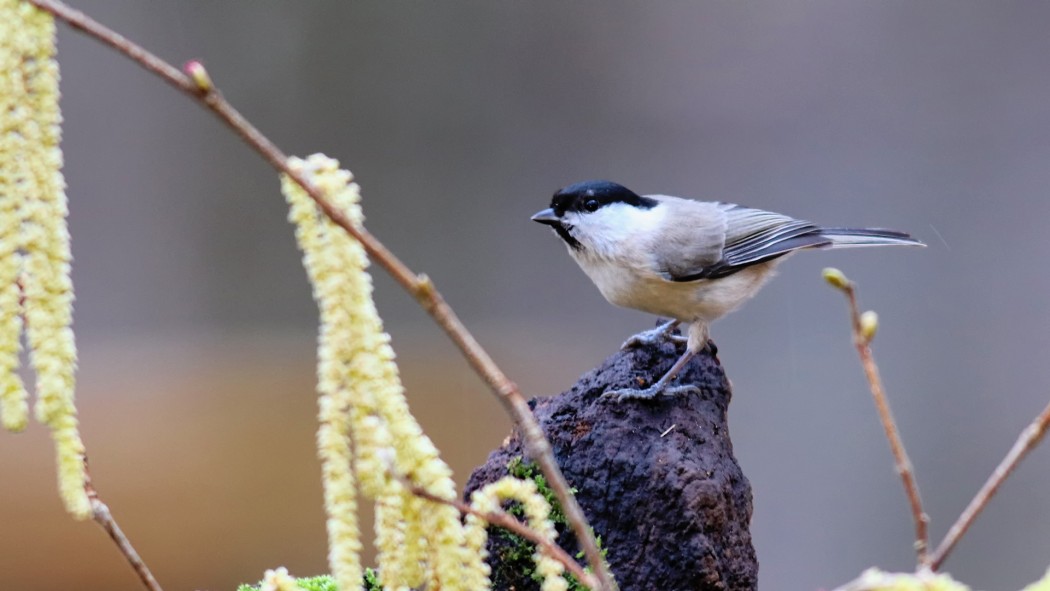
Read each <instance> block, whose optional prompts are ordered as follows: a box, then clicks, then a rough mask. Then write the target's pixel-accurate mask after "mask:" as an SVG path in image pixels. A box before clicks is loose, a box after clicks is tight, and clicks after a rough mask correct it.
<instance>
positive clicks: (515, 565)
mask: <svg viewBox="0 0 1050 591" xmlns="http://www.w3.org/2000/svg"><path fill="white" fill-rule="evenodd" d="M507 472H508V473H509V474H510V475H511V476H514V477H515V478H520V479H522V480H531V481H533V482H534V483H536V489H537V490H538V492H539V493H540V494H541V495H542V496H543V498H544V499H545V500H546V501H547V504H549V505H550V507H551V512H550V520H551V522H552V523H554V526H555V527H556V528H557V529H558V530H560V531H565V530H566V529H567V528H568V526H569V520H568V519H567V518H566V517H565V512H564V511H563V510H562V508H561V504H560V503H559V502H558V499H557V498H556V497H555V496H554V491H553V490H551V487H550V484H548V483H547V479H546V478H545V477H544V476H543V474H542V473H541V472H540V469H539V466H537V465H536V464H535V463H533V462H528V461H525V460H524V459H523V458H522V457H521V456H518V457H516V458H514V459H512V460H511V461H510V462H508V463H507ZM571 490H572V492H573V493H576V489H575V488H573V489H571ZM507 512H508V513H510V514H511V515H514V516H515V517H517V518H518V519H524V510H523V509H522V507H521V504H520V503H517V502H513V503H510V504H509V505H508V507H507ZM489 535H490V536H491V537H492V538H493V542H494V543H493V545H492V546H491V547H490V548H491V550H492V551H493V554H494V555H493V560H492V561H491V562H492V583H493V586H494V587H498V588H505V589H513V588H517V587H518V586H519V584H520V582H523V581H535V582H536V583H537V585H536V587H537V588H538V583H542V582H543V577H542V576H541V575H539V574H538V573H536V564H535V563H534V562H533V560H532V555H533V553H535V551H536V546H535V545H534V544H532V543H531V542H529V541H527V540H525V539H524V538H522V537H520V536H518V535H516V534H513V533H510V532H509V531H507V530H505V529H502V528H495V527H490V528H489ZM597 541H598V548H599V549H601V552H602V556H603V557H604V556H605V554H606V552H607V549H605V548H602V539H601V536H597ZM576 558H581V559H582V558H583V553H582V552H581V553H579V554H577V555H576ZM587 570H588V572H590V569H589V568H588V569H587ZM564 576H565V580H566V581H568V583H569V590H570V591H586V590H587V587H585V586H584V585H583V584H582V583H580V581H578V580H577V579H576V577H575V576H573V575H571V574H568V573H566V574H565V575H564Z"/></svg>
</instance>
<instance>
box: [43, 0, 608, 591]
mask: <svg viewBox="0 0 1050 591" xmlns="http://www.w3.org/2000/svg"><path fill="white" fill-rule="evenodd" d="M26 1H27V2H30V3H31V4H33V5H34V6H36V7H37V8H40V9H41V10H45V11H47V12H49V13H51V14H52V15H54V16H55V18H57V19H60V20H62V21H63V22H65V23H66V24H68V25H69V26H71V27H73V28H74V29H77V30H79V31H81V32H83V33H84V34H86V35H88V36H89V37H93V38H95V39H97V40H98V41H100V42H102V43H104V44H106V45H109V46H110V47H112V48H113V49H115V50H116V51H117V52H119V53H121V54H123V55H125V56H127V57H128V58H130V59H131V60H133V61H135V62H137V63H138V64H139V65H141V66H142V67H143V68H145V69H146V70H147V71H149V72H151V73H153V74H156V75H157V76H159V77H160V78H162V79H163V80H165V81H166V82H168V83H169V84H171V85H172V86H174V87H175V88H177V89H179V90H181V91H183V92H184V93H186V94H187V95H189V96H190V97H192V98H194V99H195V100H197V101H199V102H200V103H201V104H202V105H204V106H205V107H207V108H208V109H209V110H211V111H212V112H213V113H214V114H215V115H216V116H218V117H219V119H221V120H222V121H223V122H224V123H225V124H226V125H227V126H228V127H229V128H230V129H231V130H232V131H233V132H234V133H236V134H237V135H238V136H239V137H240V138H241V139H243V140H244V141H245V142H246V143H247V144H248V145H249V146H250V147H251V148H252V149H254V150H255V151H256V152H257V153H258V154H259V155H260V156H262V157H263V159H265V160H266V161H267V162H269V163H270V165H271V166H273V167H274V168H275V169H276V170H278V171H279V172H281V173H283V174H286V175H288V176H289V177H290V178H292V179H293V180H295V182H297V183H298V184H299V185H300V186H302V187H303V189H304V190H305V191H306V192H307V194H308V195H310V198H311V199H313V200H314V202H316V203H317V206H318V207H319V208H320V209H321V211H322V212H324V214H325V215H326V216H328V218H329V219H331V220H332V221H333V222H334V223H335V224H337V225H338V226H340V227H341V228H343V229H344V230H346V231H347V232H348V233H349V234H350V235H351V236H353V237H354V238H355V239H356V240H357V241H358V242H360V243H361V245H362V246H363V247H364V248H365V250H366V251H367V252H368V254H369V256H370V257H371V258H372V260H374V261H375V262H376V263H378V264H379V265H380V266H382V267H383V268H384V269H386V271H387V272H388V273H389V274H390V275H391V276H392V277H393V278H394V280H395V281H397V283H398V284H399V285H401V287H402V288H404V289H405V291H407V292H408V293H410V294H412V296H413V297H414V298H415V299H416V301H417V302H418V303H419V305H420V306H421V307H422V308H423V309H424V310H426V312H427V313H428V314H429V315H430V316H431V318H433V319H434V321H435V322H436V323H437V324H438V325H439V326H440V327H441V328H442V329H443V330H444V331H445V333H446V334H447V335H448V336H449V338H450V339H452V342H453V343H455V345H456V346H457V347H458V348H459V350H460V351H461V352H462V354H463V356H464V357H465V358H466V360H467V362H468V363H469V364H470V366H471V368H473V369H474V371H475V372H476V373H477V374H478V375H479V376H481V378H482V379H483V380H484V381H485V383H486V384H488V386H489V389H491V390H492V391H493V392H494V393H495V394H496V395H497V397H498V399H499V400H500V402H501V403H502V404H503V407H504V409H505V410H506V411H507V413H508V414H509V415H510V416H511V418H512V419H513V420H514V422H515V423H516V424H517V425H518V428H519V429H520V430H521V433H522V437H523V440H524V441H525V444H526V449H527V450H528V453H529V455H530V457H532V458H533V459H534V460H535V461H536V463H537V464H539V466H540V469H541V470H542V471H543V475H544V476H545V477H546V478H547V481H548V483H549V485H550V487H551V489H552V490H553V491H554V494H555V496H556V497H557V498H558V501H559V502H560V503H561V505H562V508H563V510H564V512H565V516H566V518H567V519H568V520H569V523H570V525H571V526H572V529H573V532H574V533H575V534H576V538H577V540H578V541H579V543H580V547H581V548H582V549H583V552H584V555H585V556H586V557H587V562H588V563H589V564H590V565H591V568H592V569H593V570H594V572H595V573H596V574H597V577H598V580H599V581H600V583H601V585H600V587H596V588H600V589H605V590H609V591H611V590H614V589H616V583H615V581H613V578H612V576H611V575H610V574H609V571H608V569H607V568H606V566H605V563H604V561H603V560H602V558H601V552H600V551H599V550H598V544H597V542H596V541H595V539H594V534H593V532H592V531H591V529H590V527H589V526H588V524H587V520H586V517H585V516H584V514H583V510H582V509H581V508H580V506H579V504H578V503H577V502H576V499H575V497H573V495H572V493H571V491H570V489H569V485H568V483H567V482H566V481H565V477H564V476H563V475H562V473H561V470H559V469H558V466H557V463H556V462H555V460H554V453H553V451H552V450H551V447H550V443H549V442H548V441H547V439H546V438H545V437H544V436H543V431H542V430H541V429H540V426H539V423H537V422H536V418H535V417H534V416H533V415H532V411H531V410H530V409H529V407H528V404H527V403H526V401H525V398H524V397H523V396H522V394H521V391H520V390H519V389H518V387H517V385H516V384H514V383H513V382H511V381H510V379H509V378H507V376H506V375H505V374H504V373H503V371H502V370H500V368H499V367H498V366H497V365H496V363H495V361H493V360H492V358H491V357H490V356H489V354H488V353H487V352H486V351H485V350H484V349H483V348H482V347H481V345H479V344H478V342H477V340H475V339H474V336H473V335H472V334H471V333H470V332H469V331H468V330H467V329H466V327H465V326H464V325H463V323H462V322H461V321H460V320H459V318H458V317H457V316H456V314H455V312H453V311H452V309H451V308H450V307H449V306H448V304H447V303H445V300H444V298H443V297H442V296H441V294H440V293H439V292H438V291H437V289H436V288H435V287H434V284H433V283H432V282H431V281H430V279H429V278H428V277H426V276H425V275H417V274H416V273H413V272H412V270H411V269H409V268H408V267H407V266H406V265H405V264H404V263H402V262H401V260H400V259H398V258H397V257H396V256H394V254H393V253H392V252H390V250H388V249H387V247H386V246H385V245H384V244H383V243H381V242H380V241H379V240H378V239H376V238H375V237H374V236H372V234H371V233H370V232H368V230H366V229H365V228H364V227H362V226H355V225H354V224H353V223H351V222H350V220H349V219H348V218H347V217H346V216H345V215H344V214H343V213H342V212H341V211H340V210H338V209H337V208H335V207H334V206H333V205H332V204H331V203H329V202H328V201H327V200H326V199H325V198H324V195H323V194H322V193H321V192H320V191H319V190H318V189H317V188H316V187H314V186H313V185H312V184H311V183H310V182H309V181H307V180H306V178H305V177H303V176H302V175H301V174H299V173H297V172H295V171H293V170H291V169H290V168H289V167H288V163H287V160H288V158H287V156H286V155H285V154H284V153H283V152H282V151H281V150H280V149H279V148H278V147H277V146H276V145H275V144H274V143H273V142H271V141H270V140H269V139H268V138H267V137H266V136H264V135H263V134H262V133H261V132H260V131H259V130H258V129H256V128H255V127H254V126H253V125H252V124H251V123H249V122H248V121H247V120H246V119H245V118H244V117H243V116H242V115H241V114H240V113H239V112H238V111H237V110H236V109H234V108H233V106H232V105H230V103H228V102H227V101H226V99H224V98H223V97H222V95H221V94H220V93H219V91H218V89H217V88H215V86H214V85H212V83H211V80H210V78H208V77H207V73H206V72H204V71H203V68H202V67H201V66H200V64H199V63H198V62H191V63H190V64H189V66H190V68H189V69H190V74H191V75H187V74H184V73H183V72H181V71H179V70H178V69H177V68H175V67H174V66H172V65H171V64H168V63H167V62H165V61H164V60H162V59H160V58H159V57H157V56H155V55H153V54H151V53H149V52H148V51H146V50H145V49H143V48H142V47H140V46H138V45H136V44H135V43H133V42H131V41H129V40H128V39H126V38H124V37H123V36H121V35H119V34H118V33H116V32H114V31H112V30H111V29H109V28H107V27H105V26H104V25H102V24H100V23H98V22H97V21H95V20H93V19H91V18H90V17H88V16H87V15H85V14H84V13H82V12H80V11H78V10H75V9H73V8H70V7H69V6H67V5H66V4H64V3H62V2H60V1H58V0H26Z"/></svg>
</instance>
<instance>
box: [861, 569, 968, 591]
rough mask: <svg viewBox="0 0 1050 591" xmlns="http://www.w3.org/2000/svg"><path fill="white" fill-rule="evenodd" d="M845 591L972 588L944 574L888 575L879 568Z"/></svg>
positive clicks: (929, 590)
mask: <svg viewBox="0 0 1050 591" xmlns="http://www.w3.org/2000/svg"><path fill="white" fill-rule="evenodd" d="M841 589H843V590H844V591H970V588H969V587H967V586H966V585H963V584H962V583H959V582H958V581H955V580H954V579H952V578H951V576H949V575H947V574H944V573H933V572H929V571H920V572H917V573H887V572H884V571H881V570H879V569H877V568H872V569H868V570H866V571H864V573H863V574H862V575H861V576H860V578H859V579H857V580H855V581H852V582H850V583H848V584H846V585H844V586H843V587H841Z"/></svg>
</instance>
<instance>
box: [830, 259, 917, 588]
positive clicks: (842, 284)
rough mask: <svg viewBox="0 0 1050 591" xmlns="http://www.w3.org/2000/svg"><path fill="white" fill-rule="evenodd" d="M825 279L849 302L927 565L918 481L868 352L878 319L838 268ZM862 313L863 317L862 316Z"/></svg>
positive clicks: (855, 341)
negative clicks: (860, 306) (863, 308)
mask: <svg viewBox="0 0 1050 591" xmlns="http://www.w3.org/2000/svg"><path fill="white" fill-rule="evenodd" d="M824 279H825V280H827V282H828V283H830V284H831V285H832V286H834V287H837V288H838V289H839V290H841V291H842V292H843V293H844V294H846V299H847V301H848V302H849V313H850V320H851V322H852V328H853V345H854V346H855V347H856V349H857V354H858V355H859V356H860V362H861V365H862V366H863V368H864V375H865V377H867V379H868V385H869V386H870V387H871V395H872V397H873V398H874V399H875V408H876V409H877V410H878V412H879V420H881V421H882V428H883V430H885V431H886V439H888V440H889V442H890V450H891V451H892V452H893V460H894V462H895V467H896V469H897V474H899V475H900V477H901V483H902V484H903V485H904V494H905V495H907V497H908V504H909V505H910V506H911V516H912V520H913V521H914V522H915V552H916V554H917V555H918V561H919V567H920V568H923V567H925V566H927V565H928V563H929V557H928V554H927V553H928V550H929V533H928V528H929V523H930V518H929V516H928V515H926V512H925V511H923V508H922V498H921V497H920V496H919V485H918V483H917V482H916V480H915V472H914V470H913V469H912V465H911V460H909V459H908V453H907V452H906V451H905V450H904V442H903V441H901V437H900V432H899V431H898V430H897V423H896V422H895V421H894V420H893V413H892V412H891V411H890V403H889V400H887V398H886V392H885V390H884V389H883V387H882V378H880V377H879V367H878V365H876V364H875V356H874V355H873V354H872V352H871V340H872V338H873V337H874V336H875V331H876V329H877V327H878V320H877V317H876V316H875V315H874V314H870V313H865V314H864V315H862V314H861V313H860V310H859V309H858V306H857V293H856V285H854V283H853V282H852V281H850V280H849V279H847V278H846V276H845V275H843V274H842V272H841V271H839V270H838V269H825V270H824ZM862 316H863V318H862Z"/></svg>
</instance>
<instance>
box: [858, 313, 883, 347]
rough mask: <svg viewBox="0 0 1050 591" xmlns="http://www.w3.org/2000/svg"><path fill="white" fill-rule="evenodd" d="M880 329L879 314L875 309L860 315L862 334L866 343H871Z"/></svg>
mask: <svg viewBox="0 0 1050 591" xmlns="http://www.w3.org/2000/svg"><path fill="white" fill-rule="evenodd" d="M878 330H879V315H878V314H876V313H875V311H874V310H868V311H867V312H865V313H863V314H861V315H860V336H861V338H863V339H864V342H865V343H870V342H871V340H872V339H874V338H875V333H876V332H878Z"/></svg>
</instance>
